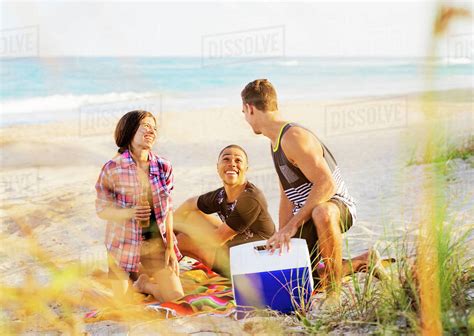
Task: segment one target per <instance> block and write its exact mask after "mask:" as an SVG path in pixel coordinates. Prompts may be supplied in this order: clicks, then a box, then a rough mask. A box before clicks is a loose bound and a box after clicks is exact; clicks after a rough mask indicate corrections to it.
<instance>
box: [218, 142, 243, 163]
mask: <svg viewBox="0 0 474 336" xmlns="http://www.w3.org/2000/svg"><path fill="white" fill-rule="evenodd" d="M228 148H237V149H240V150H241V151H242V152H243V153H244V155H245V160H246V161H247V163H248V162H249V158H248V156H247V152H246V151H245V150H244V149H243V148H242V147H240V146H239V145H234V144H232V145H228V146H225V147H224V148H222V150H221V151H220V153H219V156H218V157H217V160H219V159H220V157H221V155H222V153H224V151H225V150H226V149H228Z"/></svg>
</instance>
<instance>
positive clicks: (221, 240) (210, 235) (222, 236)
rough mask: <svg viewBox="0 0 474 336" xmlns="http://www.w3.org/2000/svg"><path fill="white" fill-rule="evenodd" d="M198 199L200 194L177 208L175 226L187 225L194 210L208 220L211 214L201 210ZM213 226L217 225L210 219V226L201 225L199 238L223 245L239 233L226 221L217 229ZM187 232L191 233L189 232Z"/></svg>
mask: <svg viewBox="0 0 474 336" xmlns="http://www.w3.org/2000/svg"><path fill="white" fill-rule="evenodd" d="M198 199H199V196H196V197H192V198H189V199H187V200H186V201H185V202H184V203H183V204H181V205H180V206H179V208H178V209H176V211H175V212H174V222H175V227H178V229H179V228H182V227H185V226H186V223H187V222H188V217H189V216H190V215H191V214H192V213H193V212H194V213H198V214H199V215H200V216H201V217H203V218H205V219H207V220H208V218H206V217H208V216H209V215H208V214H206V213H204V212H202V211H201V210H199V207H198V205H197V204H198ZM208 221H209V220H208ZM212 227H215V225H214V224H213V223H211V222H210V221H209V227H205V226H201V227H200V229H201V230H200V231H201V232H199V236H200V237H198V240H205V241H206V243H209V244H212V245H218V246H221V245H223V244H225V243H226V242H227V241H228V240H229V239H232V238H233V237H234V236H235V235H236V234H237V232H235V231H234V230H232V229H231V228H230V227H229V226H228V225H227V224H225V223H222V224H221V225H219V226H218V227H217V228H215V229H213V228H212ZM186 231H188V230H186ZM187 234H188V235H189V234H190V233H189V232H188V233H187ZM195 234H196V232H195V231H194V233H193V234H191V236H195ZM191 238H193V237H191Z"/></svg>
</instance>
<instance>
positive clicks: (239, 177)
mask: <svg viewBox="0 0 474 336" xmlns="http://www.w3.org/2000/svg"><path fill="white" fill-rule="evenodd" d="M247 170H248V163H247V159H246V156H245V153H244V152H242V150H241V149H239V148H233V147H230V148H226V149H225V150H224V151H223V152H222V154H221V155H220V156H219V160H218V161H217V173H218V174H219V177H220V178H221V180H222V182H223V183H224V184H227V185H242V184H244V183H245V182H246V177H245V174H246V173H247Z"/></svg>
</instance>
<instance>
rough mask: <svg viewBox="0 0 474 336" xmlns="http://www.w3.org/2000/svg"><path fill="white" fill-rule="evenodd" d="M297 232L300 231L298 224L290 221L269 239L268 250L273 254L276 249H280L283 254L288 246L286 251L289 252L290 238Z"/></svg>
mask: <svg viewBox="0 0 474 336" xmlns="http://www.w3.org/2000/svg"><path fill="white" fill-rule="evenodd" d="M296 232H298V226H296V225H294V224H292V223H288V224H287V225H285V226H284V227H283V228H281V229H280V230H279V231H278V232H276V233H275V234H274V235H273V236H271V237H270V238H269V239H268V240H267V250H270V253H271V254H273V253H275V250H276V249H280V253H279V254H280V255H281V254H282V253H283V250H284V249H285V247H286V251H287V252H289V251H290V247H291V246H290V240H291V238H292V237H293V236H294V235H295V234H296Z"/></svg>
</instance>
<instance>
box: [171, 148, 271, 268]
mask: <svg viewBox="0 0 474 336" xmlns="http://www.w3.org/2000/svg"><path fill="white" fill-rule="evenodd" d="M247 170H248V157H247V153H246V152H245V151H244V149H243V148H242V147H240V146H237V145H229V146H227V147H225V148H224V149H223V150H222V151H221V152H220V153H219V157H218V161H217V173H218V174H219V177H220V178H221V180H222V183H223V187H220V188H219V189H216V190H214V191H211V192H208V193H206V194H204V195H201V196H198V197H193V198H190V199H188V200H187V201H185V202H184V203H183V204H182V205H181V206H180V207H179V208H178V209H177V210H176V212H175V223H176V226H175V227H176V230H177V231H179V232H180V233H179V234H178V235H177V239H178V246H179V248H180V250H181V252H182V253H183V254H184V255H187V256H190V257H192V258H195V259H197V260H200V261H201V262H202V263H204V264H205V265H207V266H209V267H211V268H212V269H213V270H214V271H216V272H217V273H219V274H221V275H223V276H226V277H229V276H230V267H229V248H230V247H232V246H235V245H240V244H244V243H248V242H252V241H258V240H266V239H268V238H269V237H271V236H272V235H273V233H274V232H275V224H274V223H273V220H272V218H271V216H270V214H269V213H268V209H267V202H266V200H265V197H264V195H263V193H262V192H261V191H260V190H259V189H258V188H257V187H256V186H255V185H253V184H252V183H251V182H249V181H247V179H246V176H245V175H246V173H247ZM214 213H217V215H218V216H219V217H216V216H215V215H211V214H214Z"/></svg>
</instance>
